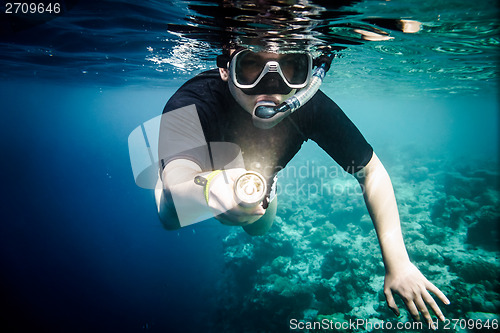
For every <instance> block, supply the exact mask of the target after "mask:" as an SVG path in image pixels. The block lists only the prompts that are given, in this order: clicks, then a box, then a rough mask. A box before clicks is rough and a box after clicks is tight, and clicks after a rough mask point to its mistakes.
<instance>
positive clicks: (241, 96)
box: [219, 52, 297, 114]
mask: <svg viewBox="0 0 500 333" xmlns="http://www.w3.org/2000/svg"><path fill="white" fill-rule="evenodd" d="M259 55H260V57H261V58H263V59H265V60H266V61H273V60H275V61H277V60H278V59H279V57H280V55H279V54H276V53H266V52H261V53H259ZM219 73H220V76H221V78H222V80H224V81H228V83H229V91H230V92H231V95H233V97H234V99H235V100H236V101H237V102H238V103H239V104H240V105H241V107H242V108H243V109H244V110H245V111H247V112H248V113H250V114H252V113H253V109H254V107H255V105H256V104H257V103H258V102H261V101H271V102H273V103H275V104H276V105H279V104H281V103H282V102H284V101H285V100H286V99H288V98H289V97H291V96H293V95H294V94H295V93H296V92H297V89H292V90H291V91H290V93H288V94H286V95H283V94H273V93H270V94H266V93H261V94H258V95H249V94H246V93H244V92H243V91H242V90H241V89H240V88H238V87H236V86H235V85H234V82H233V81H232V79H231V78H230V76H229V71H228V69H224V68H219Z"/></svg>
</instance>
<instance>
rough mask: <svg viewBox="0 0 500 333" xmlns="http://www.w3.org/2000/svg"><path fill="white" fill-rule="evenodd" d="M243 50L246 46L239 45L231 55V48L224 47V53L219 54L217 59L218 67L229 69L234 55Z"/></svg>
mask: <svg viewBox="0 0 500 333" xmlns="http://www.w3.org/2000/svg"><path fill="white" fill-rule="evenodd" d="M243 50H246V48H244V47H241V46H238V47H236V49H235V50H234V52H233V54H231V55H229V49H223V50H222V54H219V55H218V56H217V58H216V60H217V67H219V68H225V69H228V68H229V66H228V65H229V63H230V62H231V60H233V58H234V56H235V55H236V54H237V53H240V51H243Z"/></svg>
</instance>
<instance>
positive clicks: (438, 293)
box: [426, 282, 450, 305]
mask: <svg viewBox="0 0 500 333" xmlns="http://www.w3.org/2000/svg"><path fill="white" fill-rule="evenodd" d="M427 283H428V284H427V285H426V288H427V290H429V291H430V292H431V293H433V294H434V295H436V296H437V297H438V298H439V299H440V300H441V302H443V303H444V304H446V305H449V304H450V300H449V299H448V298H447V297H446V296H445V295H444V294H443V292H442V291H441V290H439V289H438V287H436V286H435V285H433V284H432V283H431V282H427Z"/></svg>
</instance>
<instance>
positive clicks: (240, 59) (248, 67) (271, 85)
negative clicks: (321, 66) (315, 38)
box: [229, 49, 313, 95]
mask: <svg viewBox="0 0 500 333" xmlns="http://www.w3.org/2000/svg"><path fill="white" fill-rule="evenodd" d="M312 65H313V59H312V56H311V55H310V54H309V53H306V52H301V53H285V54H275V53H266V52H259V53H256V52H252V51H250V50H248V49H241V50H237V51H236V52H235V53H234V54H233V55H232V57H231V61H230V64H229V75H230V77H231V80H232V81H233V83H234V85H235V86H236V87H238V88H240V89H241V90H242V91H243V92H244V93H245V94H247V95H258V94H270V93H271V94H273V93H274V94H283V95H287V94H289V93H290V92H291V91H292V89H301V88H304V87H305V86H307V84H308V83H309V79H310V77H311V73H312Z"/></svg>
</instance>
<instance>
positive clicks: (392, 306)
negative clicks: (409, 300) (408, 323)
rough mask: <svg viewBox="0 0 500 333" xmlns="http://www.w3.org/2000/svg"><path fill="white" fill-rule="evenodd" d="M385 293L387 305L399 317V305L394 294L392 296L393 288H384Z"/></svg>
mask: <svg viewBox="0 0 500 333" xmlns="http://www.w3.org/2000/svg"><path fill="white" fill-rule="evenodd" d="M384 294H385V299H386V301H387V306H388V307H389V309H391V310H392V312H394V314H395V315H396V316H398V317H399V309H398V306H397V305H396V302H395V301H394V296H392V292H391V290H390V289H386V290H384Z"/></svg>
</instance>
